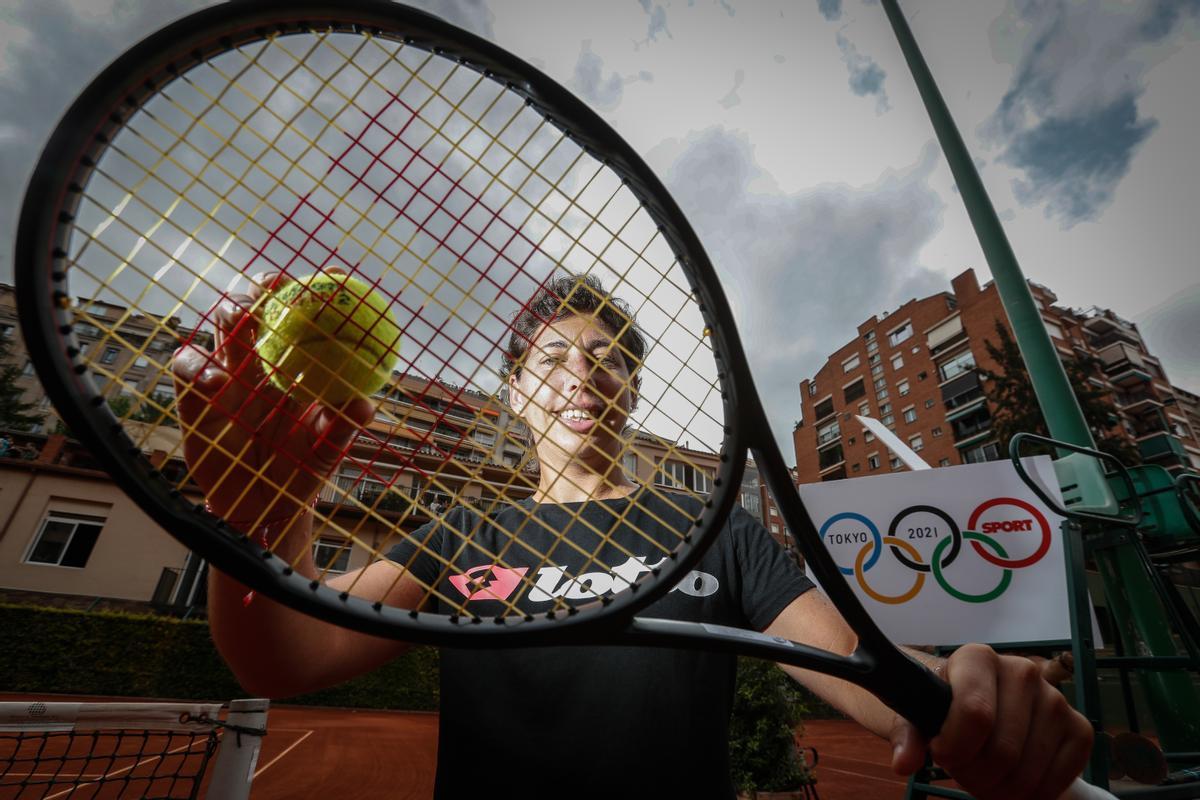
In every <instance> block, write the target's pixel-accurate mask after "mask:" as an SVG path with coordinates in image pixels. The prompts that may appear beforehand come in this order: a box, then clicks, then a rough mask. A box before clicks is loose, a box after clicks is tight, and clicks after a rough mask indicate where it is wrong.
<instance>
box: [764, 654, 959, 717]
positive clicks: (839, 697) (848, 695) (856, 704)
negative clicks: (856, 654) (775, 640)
mask: <svg viewBox="0 0 1200 800" xmlns="http://www.w3.org/2000/svg"><path fill="white" fill-rule="evenodd" d="M852 650H853V646H851V647H849V648H846V649H844V652H841V653H840V654H841V655H848V654H849V653H850V652H852ZM901 650H903V651H904V652H905V653H906V654H907V655H909V656H910V657H912V658H914V659H916V660H917V661H920V662H921V663H923V664H925V665H926V666H927V667H929V668H930V669H933V670H934V671H937V670H938V669H939V668H940V666H941V664H942V663H944V659H942V658H939V657H937V656H934V655H930V654H928V653H922V652H919V651H916V650H911V649H909V648H907V647H903V648H901ZM783 670H784V671H785V672H787V673H788V674H789V675H791V676H792V677H793V678H794V679H795V680H797V681H799V682H800V683H801V684H803V685H804V686H806V687H808V688H809V689H810V690H811V691H812V692H813V693H815V694H816V695H817V696H819V697H820V698H821V699H823V700H824V701H825V702H827V703H829V704H830V705H831V706H833V707H834V708H836V709H837V710H838V711H840V712H842V713H843V714H845V715H846V716H848V717H850V718H851V719H853V720H854V721H856V722H857V723H858V724H860V725H862V726H863V727H864V728H866V729H867V730H869V731H871V732H872V733H874V734H876V735H878V736H881V737H884V738H887V736H888V734H889V732H890V731H891V729H892V726H893V725H894V724H895V721H896V712H895V711H893V710H892V709H890V708H888V707H887V706H886V705H884V704H883V702H881V701H880V700H879V698H877V697H875V695H873V694H871V693H870V692H868V691H867V690H866V689H863V688H862V687H861V686H856V685H855V684H853V683H850V682H849V681H844V680H842V679H840V678H834V677H832V676H829V675H825V674H822V673H819V672H812V671H810V670H803V669H799V668H797V667H790V666H784V667H783Z"/></svg>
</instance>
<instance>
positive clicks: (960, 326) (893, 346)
mask: <svg viewBox="0 0 1200 800" xmlns="http://www.w3.org/2000/svg"><path fill="white" fill-rule="evenodd" d="M951 287H952V288H951V291H949V292H939V293H938V294H935V295H932V296H930V297H924V298H920V299H914V300H910V301H909V302H907V303H905V304H904V305H902V306H900V308H898V309H896V310H895V311H893V312H891V313H890V314H887V315H885V316H884V317H883V318H882V319H881V318H879V317H871V318H870V319H868V320H866V321H865V322H862V323H861V324H860V325H859V326H858V336H857V337H856V338H855V339H853V340H852V341H850V342H848V343H847V344H846V345H844V346H843V347H841V348H840V349H838V350H837V351H836V352H834V353H833V354H832V355H830V357H829V359H828V361H827V362H826V363H825V365H824V366H823V367H822V368H821V369H820V370H819V371H818V372H817V374H816V375H815V376H813V377H812V378H809V379H805V380H803V381H801V382H800V402H801V422H800V423H798V424H797V426H796V429H795V431H794V432H793V439H794V443H795V448H796V472H797V480H798V481H799V482H800V483H812V482H816V481H822V480H836V479H839V478H848V477H849V478H853V477H858V476H861V475H869V474H872V473H879V472H886V471H888V470H898V469H903V466H902V465H901V464H900V462H899V460H898V459H896V458H895V457H893V456H892V455H891V453H890V451H889V450H888V449H887V447H886V446H884V445H883V444H882V443H881V442H879V441H878V440H877V439H875V437H874V436H873V435H872V434H871V433H870V432H869V431H866V430H864V429H863V427H862V426H861V425H859V424H857V423H856V422H855V421H854V415H855V414H858V415H862V416H872V417H876V418H877V419H879V420H880V421H881V422H883V424H884V425H886V426H887V427H888V428H890V429H891V430H892V431H894V432H895V433H896V434H897V435H898V436H899V437H900V439H901V440H902V441H905V442H907V443H908V445H909V446H910V447H911V448H912V449H913V450H915V451H918V454H919V455H920V456H921V457H922V458H923V459H925V461H927V462H928V463H930V464H932V465H934V466H949V465H952V464H963V463H973V462H978V461H987V460H995V459H998V458H1004V457H1007V454H1006V453H1002V452H1001V451H1000V443H999V442H998V441H997V439H996V436H995V435H994V433H993V431H992V425H991V421H992V416H993V414H994V413H995V410H996V408H995V404H994V403H993V401H992V400H991V399H990V398H989V397H988V396H987V385H986V383H985V382H984V381H983V380H982V379H981V377H980V375H979V372H978V370H979V369H980V368H982V369H985V370H993V371H999V369H998V365H997V364H996V363H995V362H994V361H993V360H992V359H991V357H990V356H989V355H988V352H987V348H986V346H985V342H987V341H989V340H990V341H993V342H994V340H995V339H996V332H995V331H996V324H997V322H999V323H1000V324H1002V325H1004V326H1005V327H1008V328H1009V330H1010V332H1011V327H1010V326H1009V324H1008V317H1007V316H1006V315H1005V313H1004V308H1003V305H1002V304H1001V302H1000V295H999V292H998V291H997V289H996V287H995V285H994V284H993V283H988V284H986V285H984V286H982V287H981V286H980V285H979V281H978V280H977V278H976V277H975V272H974V270H970V269H969V270H966V271H965V272H963V273H962V274H960V275H958V276H957V277H955V278H954V279H953V281H952V282H951ZM1030 289H1031V290H1032V292H1033V296H1034V300H1035V301H1036V302H1037V305H1038V307H1039V308H1040V309H1041V311H1042V318H1043V321H1044V322H1045V325H1046V329H1047V331H1048V332H1049V333H1050V336H1051V340H1052V341H1053V343H1054V345H1055V346H1056V348H1057V349H1058V351H1059V353H1060V354H1061V355H1062V356H1063V357H1064V358H1070V357H1080V356H1082V357H1091V358H1093V359H1095V361H1096V363H1097V365H1098V368H1097V370H1096V372H1095V373H1094V374H1093V375H1092V376H1091V377H1090V378H1089V380H1090V381H1091V382H1092V383H1093V384H1094V385H1096V386H1097V387H1099V388H1101V389H1104V390H1106V391H1108V392H1109V393H1110V394H1109V397H1110V399H1111V402H1112V406H1113V417H1112V419H1113V422H1114V425H1113V428H1111V429H1110V433H1115V434H1117V435H1120V436H1123V437H1125V438H1126V439H1128V440H1129V442H1130V443H1131V444H1132V445H1133V446H1134V447H1135V448H1136V449H1137V451H1138V452H1139V454H1140V456H1141V458H1142V459H1143V460H1145V461H1147V462H1151V463H1158V464H1162V465H1163V466H1165V467H1167V468H1168V469H1170V470H1172V471H1173V472H1174V471H1181V470H1183V469H1196V468H1200V439H1197V435H1198V434H1200V429H1197V428H1196V427H1195V422H1194V421H1189V419H1188V413H1187V411H1186V409H1187V408H1188V407H1189V406H1188V403H1189V402H1190V401H1189V400H1188V399H1187V398H1188V397H1189V395H1190V393H1186V392H1181V390H1179V389H1177V388H1176V387H1174V386H1172V385H1171V383H1170V382H1169V381H1168V379H1167V376H1166V374H1165V372H1164V371H1163V368H1162V364H1161V363H1160V362H1159V360H1158V359H1157V358H1155V357H1154V356H1153V355H1151V354H1150V352H1149V351H1148V350H1147V349H1146V345H1145V343H1144V342H1143V340H1142V338H1141V335H1140V334H1139V332H1138V330H1137V326H1136V325H1134V324H1133V323H1131V322H1128V321H1126V320H1123V319H1121V318H1120V317H1118V316H1117V315H1116V314H1114V313H1113V312H1111V311H1107V310H1101V309H1096V308H1093V309H1089V310H1086V311H1080V310H1075V309H1070V308H1064V307H1061V306H1058V305H1055V304H1056V303H1057V301H1058V298H1057V296H1055V295H1054V293H1053V292H1051V291H1050V290H1049V289H1047V288H1046V287H1044V286H1040V285H1038V284H1034V283H1031V284H1030ZM1190 397H1195V395H1190ZM1191 407H1192V408H1194V407H1195V404H1192V406H1191Z"/></svg>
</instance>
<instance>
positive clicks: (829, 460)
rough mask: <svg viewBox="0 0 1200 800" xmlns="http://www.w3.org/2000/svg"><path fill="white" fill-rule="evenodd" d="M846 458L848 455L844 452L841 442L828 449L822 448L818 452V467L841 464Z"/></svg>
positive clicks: (824, 467)
mask: <svg viewBox="0 0 1200 800" xmlns="http://www.w3.org/2000/svg"><path fill="white" fill-rule="evenodd" d="M845 460H846V457H845V456H844V455H843V454H842V446H841V445H840V444H835V445H834V446H833V447H830V448H829V449H827V450H822V451H821V452H820V453H818V454H817V468H818V469H828V468H829V467H832V466H834V465H835V464H840V463H842V462H843V461H845Z"/></svg>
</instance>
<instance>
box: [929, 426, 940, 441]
mask: <svg viewBox="0 0 1200 800" xmlns="http://www.w3.org/2000/svg"><path fill="white" fill-rule="evenodd" d="M930 433H932V434H933V438H935V439H936V438H937V437H939V436H941V435H942V429H941V427H940V426H939V427H937V428H934V429H933V430H931V431H930Z"/></svg>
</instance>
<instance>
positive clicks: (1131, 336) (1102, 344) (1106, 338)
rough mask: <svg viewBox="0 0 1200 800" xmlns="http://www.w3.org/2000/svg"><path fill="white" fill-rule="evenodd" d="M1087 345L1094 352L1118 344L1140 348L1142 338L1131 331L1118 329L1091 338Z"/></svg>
mask: <svg viewBox="0 0 1200 800" xmlns="http://www.w3.org/2000/svg"><path fill="white" fill-rule="evenodd" d="M1088 343H1089V344H1090V345H1091V346H1092V348H1093V349H1094V350H1103V349H1104V348H1106V347H1108V346H1109V345H1113V344H1120V343H1126V344H1131V345H1133V346H1134V347H1141V346H1142V338H1141V337H1140V336H1138V335H1137V334H1136V333H1135V332H1133V331H1131V330H1127V329H1125V328H1119V329H1117V330H1114V331H1110V332H1109V333H1105V334H1102V335H1100V336H1092V337H1091V340H1090V341H1089V342H1088Z"/></svg>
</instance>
